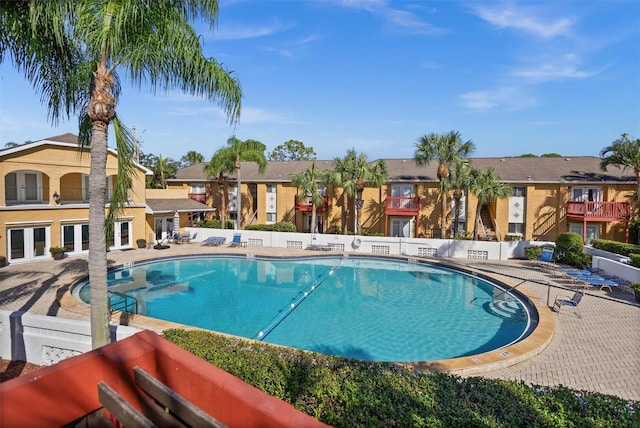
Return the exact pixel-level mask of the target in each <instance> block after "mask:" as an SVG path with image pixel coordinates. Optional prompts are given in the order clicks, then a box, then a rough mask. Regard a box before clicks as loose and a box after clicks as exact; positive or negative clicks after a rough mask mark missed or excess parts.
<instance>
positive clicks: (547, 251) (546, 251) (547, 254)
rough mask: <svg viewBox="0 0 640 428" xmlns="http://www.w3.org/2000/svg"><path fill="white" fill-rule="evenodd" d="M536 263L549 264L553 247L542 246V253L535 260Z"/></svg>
mask: <svg viewBox="0 0 640 428" xmlns="http://www.w3.org/2000/svg"><path fill="white" fill-rule="evenodd" d="M537 262H538V264H540V265H541V266H543V265H549V264H552V263H553V247H543V248H542V253H541V254H540V257H539V258H538V260H537Z"/></svg>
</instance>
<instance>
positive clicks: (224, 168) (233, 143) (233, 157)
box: [204, 137, 267, 229]
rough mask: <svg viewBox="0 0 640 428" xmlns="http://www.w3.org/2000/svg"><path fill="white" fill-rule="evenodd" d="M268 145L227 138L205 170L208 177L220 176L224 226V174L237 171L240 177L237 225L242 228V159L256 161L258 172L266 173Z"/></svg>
mask: <svg viewBox="0 0 640 428" xmlns="http://www.w3.org/2000/svg"><path fill="white" fill-rule="evenodd" d="M266 149H267V147H266V146H265V145H264V144H262V143H261V142H260V141H256V140H246V141H242V140H239V139H237V138H236V137H231V138H229V139H228V140H227V145H226V146H224V147H221V148H220V149H218V150H217V151H216V152H215V153H214V155H213V157H212V158H211V160H210V161H209V163H208V164H207V165H205V167H204V170H205V172H206V174H207V176H208V177H215V176H217V177H218V192H219V194H220V220H221V222H222V228H224V220H225V217H224V215H225V213H226V202H225V198H224V174H225V173H233V172H235V173H236V175H237V177H238V181H237V183H238V202H237V227H238V229H241V226H242V225H241V223H242V214H241V213H242V194H241V189H242V178H241V176H240V167H241V166H242V163H241V162H242V161H245V162H247V161H249V162H255V163H257V164H258V173H259V174H262V173H264V170H265V168H266V166H267V158H266V157H265V155H264V152H265V150H266Z"/></svg>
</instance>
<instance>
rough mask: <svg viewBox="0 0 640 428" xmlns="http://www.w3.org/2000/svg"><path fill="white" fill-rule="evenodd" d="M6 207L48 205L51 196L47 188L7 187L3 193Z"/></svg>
mask: <svg viewBox="0 0 640 428" xmlns="http://www.w3.org/2000/svg"><path fill="white" fill-rule="evenodd" d="M4 197H5V201H6V203H7V206H9V205H33V204H48V203H49V199H50V198H51V195H50V194H49V188H48V187H23V186H21V187H7V188H6V189H5V193H4Z"/></svg>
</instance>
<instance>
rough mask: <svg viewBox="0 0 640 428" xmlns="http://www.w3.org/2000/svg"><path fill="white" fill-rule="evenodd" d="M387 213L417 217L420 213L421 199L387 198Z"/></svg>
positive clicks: (385, 204)
mask: <svg viewBox="0 0 640 428" xmlns="http://www.w3.org/2000/svg"><path fill="white" fill-rule="evenodd" d="M384 209H385V213H386V214H387V215H388V216H389V215H400V216H417V215H418V214H419V213H420V198H419V197H417V196H410V197H406V196H387V198H386V199H385V200H384Z"/></svg>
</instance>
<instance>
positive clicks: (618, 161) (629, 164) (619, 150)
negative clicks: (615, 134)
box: [600, 134, 640, 213]
mask: <svg viewBox="0 0 640 428" xmlns="http://www.w3.org/2000/svg"><path fill="white" fill-rule="evenodd" d="M609 166H616V167H618V168H622V170H623V171H624V170H627V169H630V170H632V171H633V173H634V175H635V176H636V192H635V195H634V201H633V202H634V204H633V205H634V207H635V211H636V213H637V212H638V211H639V210H640V207H638V201H639V198H640V138H637V139H635V140H632V139H631V138H629V135H628V134H622V135H621V136H620V138H618V139H617V140H615V141H614V142H613V143H611V145H609V146H607V147H605V148H604V149H602V150H601V151H600V168H601V169H602V171H606V170H607V168H608V167H609Z"/></svg>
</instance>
